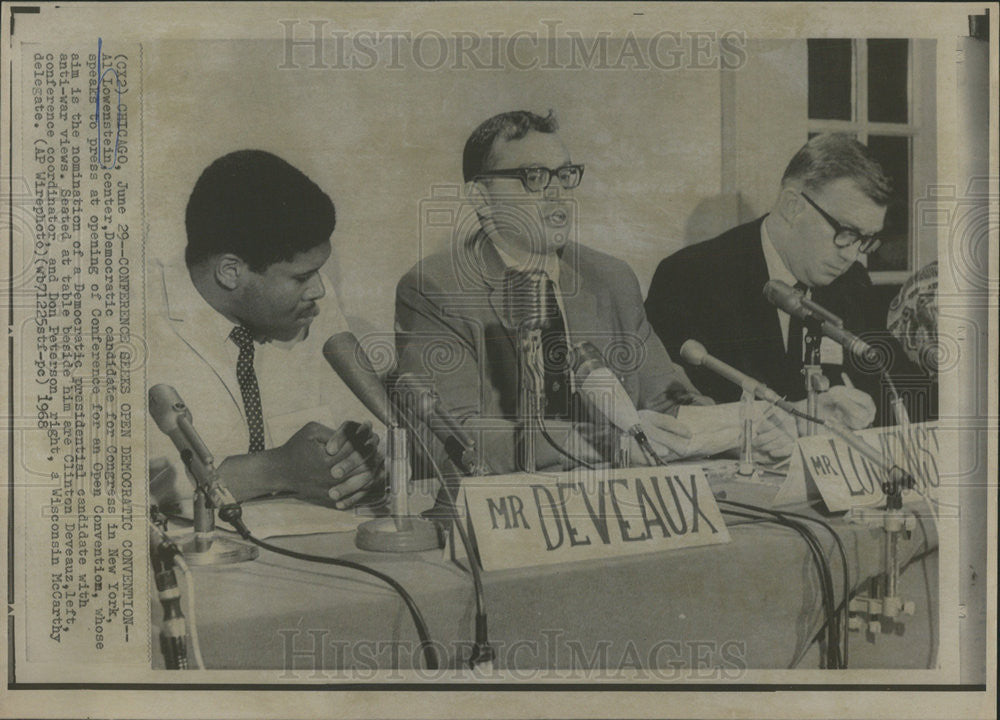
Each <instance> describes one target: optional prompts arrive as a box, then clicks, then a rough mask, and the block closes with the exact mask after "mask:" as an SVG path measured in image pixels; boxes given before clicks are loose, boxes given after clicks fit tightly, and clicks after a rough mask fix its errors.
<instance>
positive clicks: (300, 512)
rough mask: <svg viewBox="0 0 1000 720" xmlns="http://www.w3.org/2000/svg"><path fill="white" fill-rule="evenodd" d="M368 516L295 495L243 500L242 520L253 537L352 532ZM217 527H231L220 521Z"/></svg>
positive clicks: (228, 528)
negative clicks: (317, 503)
mask: <svg viewBox="0 0 1000 720" xmlns="http://www.w3.org/2000/svg"><path fill="white" fill-rule="evenodd" d="M365 520H371V517H368V516H365V515H359V514H357V513H355V511H353V510H335V509H334V508H328V507H323V506H322V505H313V504H312V503H307V502H304V501H302V500H299V499H298V498H293V497H284V498H271V499H268V500H252V501H250V502H245V503H243V522H244V523H246V526H247V527H248V528H249V529H250V532H252V533H253V535H254V537H257V538H261V539H264V538H271V537H281V536H282V535H314V534H316V533H335V532H353V531H354V530H356V529H357V527H358V525H360V524H361V523H363V522H364V521H365ZM217 527H220V528H223V529H225V530H230V527H229V526H228V525H226V524H225V523H223V522H221V521H220V522H218V524H217ZM233 532H235V531H233Z"/></svg>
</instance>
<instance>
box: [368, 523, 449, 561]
mask: <svg viewBox="0 0 1000 720" xmlns="http://www.w3.org/2000/svg"><path fill="white" fill-rule="evenodd" d="M354 544H355V545H356V546H357V547H358V548H359V549H361V550H369V551H371V552H386V553H389V552H394V553H404V552H424V551H425V550H436V549H438V548H440V547H441V543H440V541H439V540H438V531H437V527H436V526H435V525H434V523H432V522H430V521H428V520H424V519H423V518H415V517H405V518H400V519H399V526H397V521H396V519H394V518H379V519H377V520H369V521H368V522H366V523H363V524H362V525H360V526H359V527H358V531H357V534H356V535H355V536H354Z"/></svg>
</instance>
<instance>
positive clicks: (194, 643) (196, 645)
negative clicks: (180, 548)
mask: <svg viewBox="0 0 1000 720" xmlns="http://www.w3.org/2000/svg"><path fill="white" fill-rule="evenodd" d="M174 562H175V563H176V564H177V569H178V570H180V571H181V574H182V575H183V576H184V584H185V585H187V601H188V602H187V604H188V633H189V634H190V635H191V652H193V653H194V662H195V665H196V667H197V669H198V670H204V669H205V660H204V658H202V656H201V640H200V639H199V638H198V616H197V615H196V614H195V604H194V573H192V572H191V568H190V567H189V566H188V564H187V561H186V560H185V559H184V556H183V555H177V556H176V557H175V558H174Z"/></svg>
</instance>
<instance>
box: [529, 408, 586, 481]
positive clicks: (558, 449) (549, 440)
mask: <svg viewBox="0 0 1000 720" xmlns="http://www.w3.org/2000/svg"><path fill="white" fill-rule="evenodd" d="M536 420H538V430H539V432H541V433H542V437H543V438H545V442H547V443H548V444H549V445H551V446H552V447H553V449H554V450H555V451H556V452H558V453H559V454H560V455H562V456H563V457H565V458H568V459H569V460H571V461H572V462H575V463H576V464H577V465H583V466H584V467H585V468H587V469H588V470H593V469H594V464H593V463H591V462H588V461H587V460H584V459H583V458H581V457H577V456H576V455H574V454H573V453H571V452H570V451H569V450H567V449H566V448H564V447H563V446H562V445H560V444H559V443H557V442H556V439H555V438H554V437H552V435H550V434H549V429H548V427H546V425H545V416H544V414H543V413H538V415H537V416H536Z"/></svg>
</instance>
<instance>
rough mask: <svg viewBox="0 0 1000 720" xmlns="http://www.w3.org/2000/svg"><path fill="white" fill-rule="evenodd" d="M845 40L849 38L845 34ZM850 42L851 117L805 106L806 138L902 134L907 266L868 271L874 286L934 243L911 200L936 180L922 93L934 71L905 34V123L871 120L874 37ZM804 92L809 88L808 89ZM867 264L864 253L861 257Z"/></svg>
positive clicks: (911, 264) (903, 274)
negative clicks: (815, 114) (817, 115)
mask: <svg viewBox="0 0 1000 720" xmlns="http://www.w3.org/2000/svg"><path fill="white" fill-rule="evenodd" d="M845 39H848V38H845ZM849 39H850V41H851V50H852V52H851V63H852V68H851V113H852V119H850V120H824V119H814V118H810V117H809V116H808V109H807V111H806V128H807V129H806V137H807V138H808V136H809V135H810V134H812V133H824V132H839V133H851V134H854V135H856V136H857V138H858V140H859V141H860V142H862V143H864V144H866V145H867V144H868V138H869V136H870V135H886V136H894V137H907V138H909V139H910V143H909V162H908V166H909V178H908V182H909V189H910V197H909V198H907V203H908V205H909V210H910V212H909V227H908V233H907V242H908V248H907V267H906V269H904V270H882V271H878V272H872V273H871V278H872V282H873V283H874V284H876V285H898V284H902V283H903V282H905V281H906V279H907V278H909V276H910V275H911V274H912V273H913V272H915V271H916V270H917V269H918V264H919V263H920V262H921V261H922V262H929V260H927V259H926V258H923V257H922V256H923V255H926V254H927V253H926V252H921V249H922V248H926V247H927V246H928V244H929V243H933V244H934V246H935V247H936V236H935V235H934V230H933V228H920V227H919V226H918V217H917V215H918V213H917V212H916V204H917V200H918V198H919V190H918V188H921V187H924V188H927V187H930V186H931V185H933V184H934V182H935V179H934V178H935V174H936V148H935V140H936V138H935V135H936V128H935V123H934V111H935V107H934V105H935V100H934V98H933V97H931V98H928V97H926V96H925V95H926V92H925V86H926V82H925V81H924V80H925V79H926V77H928V76H930V77H931V79H932V80H933V76H934V67H933V62H934V52H933V51H928V50H927V49H925V48H923V47H922V46H921V44H920V42H919V41H918V40H915V39H914V38H905V39H906V41H907V42H906V49H907V63H906V97H907V103H908V107H907V115H906V118H907V121H906V122H905V123H886V122H873V121H870V120H868V41H869V40H871V39H879V38H849ZM807 91H808V90H807ZM861 262H862V263H864V264H865V265H867V258H863V259H862V260H861Z"/></svg>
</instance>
